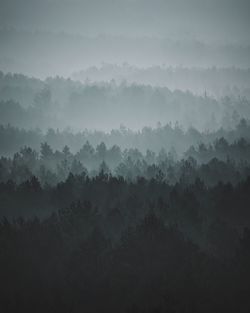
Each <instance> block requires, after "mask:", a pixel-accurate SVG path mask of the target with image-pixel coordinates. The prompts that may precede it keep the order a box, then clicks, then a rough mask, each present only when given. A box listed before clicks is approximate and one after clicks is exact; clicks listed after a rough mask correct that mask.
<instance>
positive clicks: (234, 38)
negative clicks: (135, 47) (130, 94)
mask: <svg viewBox="0 0 250 313" xmlns="http://www.w3.org/2000/svg"><path fill="white" fill-rule="evenodd" d="M0 5H1V8H0V28H16V29H19V30H20V29H25V30H32V31H36V30H46V31H56V32H60V31H63V32H67V33H75V34H82V35H90V36H92V35H98V34H113V35H120V34H123V35H128V36H141V35H143V36H145V35H146V36H164V37H168V38H174V39H183V38H185V39H198V40H202V41H205V42H206V41H216V42H218V41H219V42H226V43H227V42H244V43H249V42H250V31H249V30H250V27H249V26H250V19H249V12H250V1H249V0H182V1H181V0H174V1H170V0H42V1H40V0H0Z"/></svg>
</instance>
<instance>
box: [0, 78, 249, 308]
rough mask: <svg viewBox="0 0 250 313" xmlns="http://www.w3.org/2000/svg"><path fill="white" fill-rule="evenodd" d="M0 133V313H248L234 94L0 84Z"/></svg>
mask: <svg viewBox="0 0 250 313" xmlns="http://www.w3.org/2000/svg"><path fill="white" fill-rule="evenodd" d="M241 74H242V72H241ZM176 75H177V74H176ZM130 117H131V118H130ZM126 120H127V121H129V124H128V125H126V123H123V122H124V121H126ZM0 123H1V124H0V143H1V145H0V217H1V219H0V265H1V266H0V290H1V294H0V299H1V301H0V310H1V312H11V313H12V312H20V310H21V311H22V312H65V313H66V312H67V313H68V312H72V313H73V312H121V313H123V312H124V313H165V312H173V313H189V312H190V313H195V312H197V313H198V312H240V313H241V312H242V313H247V312H249V309H250V301H249V296H248V292H249V289H250V283H249V282H250V268H249V263H250V211H249V210H250V206H249V203H250V162H249V160H250V105H249V100H248V98H247V97H243V96H242V94H239V95H237V96H235V95H234V96H232V95H230V96H226V97H224V96H223V97H221V98H214V97H212V96H209V95H207V94H206V93H204V94H203V95H200V96H199V95H195V94H193V93H191V92H189V91H188V92H186V91H181V90H173V91H171V90H170V89H168V88H166V87H159V86H158V87H157V86H151V85H142V84H134V83H125V82H120V83H117V82H115V81H111V82H100V81H99V82H98V83H97V82H94V83H90V82H87V81H86V82H84V83H81V82H76V81H73V80H70V79H63V78H59V77H57V78H48V79H46V80H39V79H36V78H29V77H27V76H24V75H21V74H4V73H1V74H0ZM89 125H91V126H92V127H89ZM96 125H98V126H100V128H98V127H96ZM110 125H112V127H110ZM141 125H143V126H144V127H141ZM145 125H147V126H145ZM115 126H117V127H115Z"/></svg>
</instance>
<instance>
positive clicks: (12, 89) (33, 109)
mask: <svg viewBox="0 0 250 313" xmlns="http://www.w3.org/2000/svg"><path fill="white" fill-rule="evenodd" d="M245 75H246V76H247V75H248V72H245ZM243 76H244V75H243ZM211 80H212V79H211ZM236 81H237V79H236ZM241 81H242V79H241ZM239 86H240V82H239ZM239 88H240V87H239ZM249 108H250V105H249V100H248V98H247V97H245V96H243V95H242V94H241V92H240V91H239V93H237V92H235V93H234V95H231V96H223V97H220V98H214V97H212V96H211V95H210V96H209V93H207V92H206V89H205V88H204V93H203V94H202V95H195V94H193V93H191V92H189V91H181V90H173V91H171V90H170V89H168V88H167V87H157V86H155V87H152V86H151V85H140V84H136V83H133V84H130V83H125V82H123V83H116V82H115V81H112V82H103V83H95V82H93V83H90V82H85V83H80V82H75V81H73V80H70V79H63V78H59V77H56V78H48V79H46V80H44V81H43V80H38V79H35V78H28V77H26V76H23V75H20V74H3V73H0V123H1V124H5V125H7V124H8V123H10V124H11V125H13V126H17V127H21V128H26V129H29V128H40V129H42V130H46V129H48V128H54V129H56V128H59V129H64V128H66V127H70V128H71V129H72V130H73V131H76V130H78V131H79V130H83V129H86V128H87V129H91V130H93V129H96V130H106V131H107V130H108V131H110V130H111V129H117V128H119V127H120V125H124V126H125V127H127V128H130V129H132V130H135V129H136V130H138V129H142V128H143V127H145V126H151V127H155V126H156V125H157V124H158V123H162V124H163V125H165V124H167V123H169V122H171V123H172V124H173V125H175V123H176V122H177V123H179V124H180V125H182V127H183V128H184V129H187V128H189V127H191V126H192V127H195V128H197V129H198V130H200V131H205V130H210V131H211V130H216V129H218V128H220V127H224V128H230V127H235V126H236V125H237V124H238V123H239V121H240V119H241V118H246V119H249V117H250V109H249Z"/></svg>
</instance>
